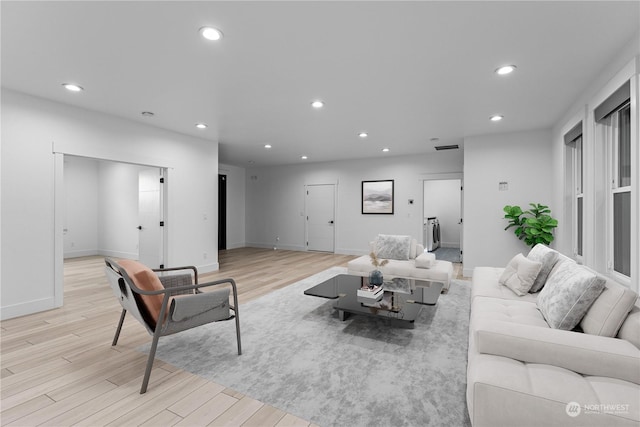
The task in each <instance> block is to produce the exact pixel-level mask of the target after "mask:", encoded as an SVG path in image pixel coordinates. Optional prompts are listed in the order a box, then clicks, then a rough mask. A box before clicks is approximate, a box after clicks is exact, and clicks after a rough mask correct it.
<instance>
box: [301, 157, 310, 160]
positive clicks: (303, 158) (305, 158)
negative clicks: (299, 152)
mask: <svg viewBox="0 0 640 427" xmlns="http://www.w3.org/2000/svg"><path fill="white" fill-rule="evenodd" d="M300 158H301V159H302V160H307V159H308V157H307V156H300Z"/></svg>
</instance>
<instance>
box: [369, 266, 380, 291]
mask: <svg viewBox="0 0 640 427" xmlns="http://www.w3.org/2000/svg"><path fill="white" fill-rule="evenodd" d="M382 281H383V280H382V271H380V270H373V271H372V272H371V273H369V287H370V288H373V287H374V286H381V285H382Z"/></svg>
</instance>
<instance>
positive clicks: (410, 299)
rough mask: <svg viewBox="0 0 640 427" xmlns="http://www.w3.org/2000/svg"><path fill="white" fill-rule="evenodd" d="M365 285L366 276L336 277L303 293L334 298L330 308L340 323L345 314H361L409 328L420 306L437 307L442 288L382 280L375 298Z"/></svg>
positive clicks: (344, 318)
mask: <svg viewBox="0 0 640 427" xmlns="http://www.w3.org/2000/svg"><path fill="white" fill-rule="evenodd" d="M368 285H369V279H368V278H367V277H361V276H355V275H351V274H340V275H338V276H335V277H332V278H331V279H328V280H325V281H324V282H322V283H319V284H317V285H315V286H314V287H312V288H309V289H307V290H306V291H304V294H305V295H311V296H316V297H322V298H328V299H335V300H336V301H335V304H334V306H333V308H335V309H336V310H337V311H338V317H339V318H340V320H346V319H347V318H348V316H349V314H364V315H368V316H377V317H387V318H390V319H392V320H393V322H394V323H396V324H397V325H398V326H402V327H405V328H407V327H408V328H413V327H414V321H415V320H416V318H417V317H418V315H419V314H420V311H421V310H422V308H423V306H425V305H436V304H437V302H438V298H439V297H440V293H441V292H442V286H443V285H442V283H436V282H429V281H422V280H415V279H404V278H390V279H386V278H385V282H384V284H383V286H382V292H381V293H380V294H379V295H378V293H376V292H367V289H368ZM361 289H362V291H361V292H358V290H361ZM374 293H375V294H376V295H377V298H376V297H375V296H374V295H373V294H374ZM367 294H368V295H367Z"/></svg>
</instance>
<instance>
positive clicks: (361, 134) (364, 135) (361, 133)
mask: <svg viewBox="0 0 640 427" xmlns="http://www.w3.org/2000/svg"><path fill="white" fill-rule="evenodd" d="M358 136H359V137H360V138H366V137H368V136H369V134H368V133H366V132H360V133H359V134H358Z"/></svg>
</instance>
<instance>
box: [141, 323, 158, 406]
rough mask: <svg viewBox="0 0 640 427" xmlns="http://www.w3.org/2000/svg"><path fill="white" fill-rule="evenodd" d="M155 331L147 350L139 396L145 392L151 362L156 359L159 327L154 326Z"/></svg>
mask: <svg viewBox="0 0 640 427" xmlns="http://www.w3.org/2000/svg"><path fill="white" fill-rule="evenodd" d="M156 329H157V330H156V332H155V333H154V334H153V340H152V341H151V348H150V349H149V359H147V367H146V369H145V371H144V379H143V380H142V387H140V394H144V393H146V392H147V386H148V385H149V378H150V377H151V368H153V361H154V359H155V358H156V349H157V348H158V340H159V339H160V326H159V325H158V326H156Z"/></svg>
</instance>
